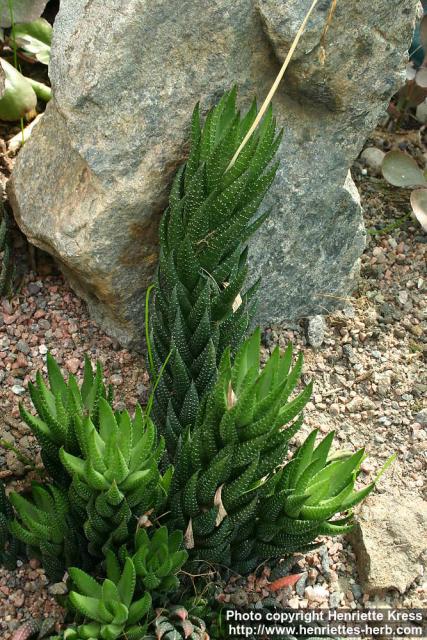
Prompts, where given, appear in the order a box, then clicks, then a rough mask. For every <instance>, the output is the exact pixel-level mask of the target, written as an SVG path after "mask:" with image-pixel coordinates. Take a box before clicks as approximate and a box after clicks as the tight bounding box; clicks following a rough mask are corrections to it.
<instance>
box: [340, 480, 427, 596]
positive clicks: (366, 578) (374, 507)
mask: <svg viewBox="0 0 427 640" xmlns="http://www.w3.org/2000/svg"><path fill="white" fill-rule="evenodd" d="M350 539H351V542H352V544H353V547H354V550H355V552H356V559H357V565H358V570H359V577H360V579H361V581H362V585H363V586H364V588H365V590H366V591H367V592H368V593H380V592H384V591H388V590H390V589H397V590H398V591H399V592H400V593H405V591H406V590H407V589H408V588H409V586H410V585H411V584H412V583H413V582H414V580H415V579H416V578H417V577H418V576H419V575H420V562H421V561H422V557H423V554H425V553H426V551H427V502H426V501H425V500H423V499H422V498H419V497H417V496H416V494H414V493H408V492H406V493H401V494H400V495H399V494H394V493H393V494H382V495H374V496H373V497H371V498H369V499H368V500H367V501H366V502H365V503H364V504H363V506H362V508H361V511H360V513H359V517H358V523H357V525H356V527H355V529H354V531H353V532H352V533H351V537H350Z"/></svg>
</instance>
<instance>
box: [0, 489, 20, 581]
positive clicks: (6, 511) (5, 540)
mask: <svg viewBox="0 0 427 640" xmlns="http://www.w3.org/2000/svg"><path fill="white" fill-rule="evenodd" d="M14 515H15V514H14V511H13V507H12V504H11V502H10V500H9V499H8V497H7V495H6V490H5V486H4V484H3V482H1V480H0V565H2V566H4V567H6V569H10V570H12V569H15V567H16V561H17V560H18V558H19V557H20V556H21V555H23V546H22V544H21V542H20V541H19V540H18V538H16V537H15V536H14V535H12V533H11V531H10V524H11V522H12V521H13V519H14Z"/></svg>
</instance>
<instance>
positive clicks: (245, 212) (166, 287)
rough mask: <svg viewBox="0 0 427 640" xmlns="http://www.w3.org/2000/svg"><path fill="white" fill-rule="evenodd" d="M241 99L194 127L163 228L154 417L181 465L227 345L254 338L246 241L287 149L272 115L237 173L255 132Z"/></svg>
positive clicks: (226, 99)
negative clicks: (186, 439)
mask: <svg viewBox="0 0 427 640" xmlns="http://www.w3.org/2000/svg"><path fill="white" fill-rule="evenodd" d="M235 102H236V90H235V89H233V90H232V91H230V92H228V93H226V94H225V95H224V96H223V98H222V99H221V100H220V102H219V104H218V105H217V106H215V107H214V108H213V109H212V110H211V111H209V113H208V115H207V118H206V121H205V125H204V127H203V128H202V127H201V125H200V114H199V107H198V106H196V108H195V110H194V113H193V118H192V140H191V151H190V155H189V158H188V160H187V162H186V164H185V165H184V166H182V167H181V168H180V169H179V171H178V173H177V175H176V177H175V180H174V183H173V186H172V191H171V195H170V198H169V207H168V209H167V210H166V211H165V213H164V216H163V219H162V223H161V229H160V260H159V268H158V274H157V280H156V283H155V299H154V305H153V318H152V332H151V345H152V367H153V369H154V371H153V372H152V373H153V374H155V372H157V371H159V370H160V369H161V367H162V365H163V363H164V362H165V360H166V358H167V357H168V354H170V353H172V356H171V358H170V360H169V361H168V363H167V366H166V367H165V370H164V373H163V375H162V377H161V380H160V381H159V384H158V386H157V390H156V395H155V403H154V410H153V416H154V419H155V422H156V424H157V426H158V428H159V430H160V431H161V433H162V434H163V435H164V437H165V439H166V445H167V449H168V452H169V454H170V455H171V457H172V458H173V455H174V452H175V450H176V448H177V445H178V440H179V438H180V436H181V434H182V433H183V432H184V430H185V428H186V427H187V426H188V425H192V424H194V420H195V417H196V414H197V409H198V406H199V403H200V401H201V399H202V398H203V397H204V395H205V394H206V392H207V391H208V390H209V389H210V388H211V387H212V385H213V384H214V382H215V380H216V375H217V365H218V363H219V361H220V359H221V356H222V353H223V351H224V349H225V348H226V347H227V346H230V347H231V352H232V353H234V352H235V351H236V350H237V348H238V346H239V345H240V342H241V340H242V337H244V336H245V335H246V332H247V330H248V327H249V325H250V322H251V318H252V315H253V310H254V295H255V291H256V288H257V285H254V286H253V287H251V288H250V289H249V290H247V291H246V292H243V290H244V284H245V279H246V275H247V241H248V238H249V237H250V236H251V235H252V234H253V233H254V231H255V230H256V229H257V228H258V227H259V226H260V224H261V223H262V222H263V220H265V218H266V214H261V215H258V217H257V211H258V208H259V206H260V204H261V202H262V200H263V198H264V196H265V193H266V191H267V190H268V188H269V186H270V185H271V183H272V181H273V179H274V176H275V173H276V170H277V164H274V165H273V166H270V163H271V160H272V159H273V158H274V155H275V153H276V150H277V148H278V146H279V144H280V140H281V133H279V134H278V135H276V123H275V119H274V118H273V115H272V111H271V109H270V110H269V111H268V112H267V114H266V116H265V118H264V120H263V122H262V124H261V126H260V127H259V128H258V130H257V131H256V132H255V133H254V134H253V135H252V137H251V139H250V141H249V142H248V143H247V144H246V146H245V147H244V149H243V151H242V152H241V153H240V155H239V156H238V158H237V160H236V161H235V163H234V164H233V165H232V166H231V160H232V158H233V156H234V154H235V153H236V150H237V149H238V147H239V145H240V143H241V142H242V139H243V138H244V136H245V134H246V133H247V132H248V130H249V128H250V126H251V124H252V123H253V121H254V119H255V117H256V114H257V108H256V103H255V102H254V103H253V104H252V107H251V108H250V110H249V111H248V113H247V114H246V115H245V116H243V117H241V116H240V114H239V113H238V112H237V113H236V107H235Z"/></svg>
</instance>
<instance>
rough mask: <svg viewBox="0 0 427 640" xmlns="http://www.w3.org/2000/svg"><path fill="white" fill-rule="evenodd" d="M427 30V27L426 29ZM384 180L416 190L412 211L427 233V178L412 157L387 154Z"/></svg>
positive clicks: (404, 154) (411, 198)
mask: <svg viewBox="0 0 427 640" xmlns="http://www.w3.org/2000/svg"><path fill="white" fill-rule="evenodd" d="M426 28H427V27H426ZM382 172H383V176H384V178H385V179H386V180H387V182H389V183H390V184H392V185H394V186H395V187H404V188H415V187H421V188H415V190H414V191H412V193H411V196H410V202H411V207H412V211H413V213H414V216H415V218H416V219H417V220H418V222H419V223H420V225H421V226H422V228H423V229H424V231H427V177H426V171H425V170H424V171H422V170H421V169H420V167H419V166H418V164H417V163H416V162H415V160H414V159H413V158H411V156H409V155H408V154H407V153H404V152H403V151H399V150H393V151H389V152H388V153H386V155H385V156H384V160H383V163H382ZM423 187H424V188H423Z"/></svg>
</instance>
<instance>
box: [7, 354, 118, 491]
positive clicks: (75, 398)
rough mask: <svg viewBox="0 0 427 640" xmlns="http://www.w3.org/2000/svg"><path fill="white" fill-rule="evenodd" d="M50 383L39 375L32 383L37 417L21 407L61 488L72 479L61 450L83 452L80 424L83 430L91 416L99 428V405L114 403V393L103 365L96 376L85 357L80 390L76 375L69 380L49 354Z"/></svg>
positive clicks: (43, 457) (23, 417) (45, 462)
mask: <svg viewBox="0 0 427 640" xmlns="http://www.w3.org/2000/svg"><path fill="white" fill-rule="evenodd" d="M47 370H48V384H49V386H47V384H46V383H45V381H44V380H43V378H42V375H41V374H40V372H37V375H36V382H35V384H29V391H30V395H31V400H32V402H33V405H34V407H35V409H36V411H37V415H36V416H33V415H32V414H31V413H29V411H27V409H25V407H24V406H23V405H22V404H21V405H20V413H21V417H22V419H23V420H24V421H25V422H26V423H27V425H28V426H29V427H30V429H31V431H32V432H33V433H34V435H35V436H36V438H37V440H38V442H39V444H40V446H41V457H42V460H43V464H44V466H45V468H46V470H47V472H48V473H49V474H50V476H51V477H52V479H53V480H54V481H55V482H56V483H57V484H58V485H60V486H65V487H66V486H68V484H69V482H70V479H69V475H68V474H67V473H66V472H65V470H64V467H63V465H62V463H61V461H60V459H59V450H60V449H61V447H64V449H65V450H66V451H67V452H69V453H71V454H74V455H78V454H79V453H80V452H81V449H80V445H79V441H78V437H77V434H76V428H77V425H78V426H79V429H80V431H81V430H82V428H83V427H82V421H83V420H84V418H85V416H86V415H89V416H90V418H91V420H92V422H93V424H94V425H95V426H96V427H98V425H99V402H100V400H101V398H106V399H108V401H109V402H110V403H112V401H113V391H112V387H111V386H110V387H109V388H108V389H107V388H106V387H105V385H104V383H103V372H102V366H101V364H100V363H97V365H96V373H95V374H94V373H93V371H92V365H91V363H90V361H89V359H88V358H87V357H86V358H85V367H84V379H83V383H82V385H81V386H80V387H79V385H78V383H77V380H76V378H75V376H73V375H71V374H70V375H69V376H68V380H65V379H64V377H63V375H62V373H61V370H60V368H59V366H58V364H57V362H56V361H55V359H54V357H53V356H52V355H51V354H48V355H47Z"/></svg>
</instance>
